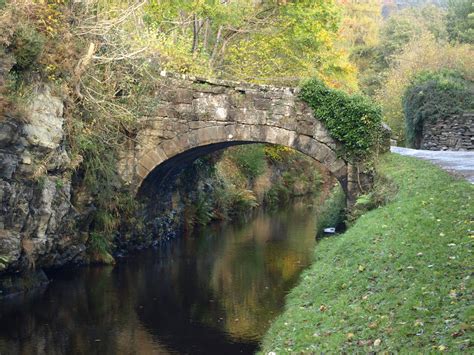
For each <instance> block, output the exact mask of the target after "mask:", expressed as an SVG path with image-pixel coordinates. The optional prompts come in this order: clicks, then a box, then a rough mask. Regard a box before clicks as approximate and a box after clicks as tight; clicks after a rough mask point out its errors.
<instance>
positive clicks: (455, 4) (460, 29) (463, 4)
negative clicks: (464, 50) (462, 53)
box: [446, 0, 474, 44]
mask: <svg viewBox="0 0 474 355" xmlns="http://www.w3.org/2000/svg"><path fill="white" fill-rule="evenodd" d="M446 28H447V31H448V34H449V39H450V40H452V41H459V42H463V43H470V44H473V43H474V2H473V1H472V0H449V2H448V15H447V22H446Z"/></svg>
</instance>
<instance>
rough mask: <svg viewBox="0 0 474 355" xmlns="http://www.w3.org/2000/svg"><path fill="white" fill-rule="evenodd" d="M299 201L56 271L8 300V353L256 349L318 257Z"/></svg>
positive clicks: (307, 211)
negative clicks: (110, 259)
mask: <svg viewBox="0 0 474 355" xmlns="http://www.w3.org/2000/svg"><path fill="white" fill-rule="evenodd" d="M315 225H316V217H315V216H314V212H313V209H312V208H311V206H310V205H308V204H306V203H304V202H297V203H294V204H292V205H290V206H287V207H286V208H285V209H283V210H278V211H273V212H269V211H263V210H260V211H258V212H257V213H256V214H255V215H254V216H252V217H251V218H250V219H248V220H246V221H245V222H238V223H236V222H233V223H229V224H216V225H211V226H209V227H206V228H204V229H202V230H201V231H199V232H197V233H195V234H193V235H189V236H187V237H183V238H180V239H177V240H174V241H172V242H170V243H169V244H168V245H167V246H166V247H163V248H161V249H157V250H147V251H143V252H140V253H138V254H135V255H133V256H130V257H128V258H126V259H124V260H121V261H120V262H119V263H118V264H117V265H116V266H115V267H88V268H76V269H69V270H61V271H56V272H53V273H50V274H49V275H48V276H50V278H51V279H52V282H51V283H50V284H49V285H48V287H46V288H45V289H44V290H39V291H37V292H36V293H34V294H29V295H27V296H22V297H16V298H13V299H9V300H7V301H1V302H0V354H2V355H3V354H251V353H254V352H255V351H257V350H258V344H259V341H260V340H261V338H262V336H263V335H264V333H265V332H266V330H267V329H268V327H269V324H270V322H271V321H272V320H273V319H274V318H275V317H276V316H277V315H278V314H279V313H281V312H282V308H283V306H284V302H285V296H286V294H287V293H288V291H289V290H290V289H291V288H292V287H294V286H295V283H296V282H297V281H298V277H299V275H300V273H301V271H302V270H303V269H304V268H306V267H307V266H308V265H309V264H310V263H311V261H312V258H313V250H314V244H315Z"/></svg>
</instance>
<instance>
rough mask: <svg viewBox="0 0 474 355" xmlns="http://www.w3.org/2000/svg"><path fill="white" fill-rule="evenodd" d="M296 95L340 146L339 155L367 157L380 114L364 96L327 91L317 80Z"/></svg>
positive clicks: (348, 157)
mask: <svg viewBox="0 0 474 355" xmlns="http://www.w3.org/2000/svg"><path fill="white" fill-rule="evenodd" d="M300 95H301V98H302V99H303V100H304V101H306V102H307V103H308V104H309V105H310V106H311V107H312V109H313V110H314V114H315V116H316V117H317V118H318V119H320V120H321V121H322V122H323V123H324V124H325V126H326V128H327V129H328V130H329V133H330V135H331V136H332V137H333V138H334V139H336V140H337V141H339V142H341V143H342V145H343V147H342V149H343V151H342V152H341V153H342V155H343V156H344V157H345V158H346V159H348V160H351V161H357V160H363V159H365V158H367V157H368V156H369V155H370V154H371V152H372V151H373V149H374V148H375V146H376V144H377V136H378V132H379V130H380V128H381V122H382V113H381V109H380V108H379V107H378V106H377V105H376V104H374V103H373V102H372V101H371V100H370V99H369V98H368V97H366V96H362V95H349V94H347V93H345V92H343V91H341V90H336V89H331V88H329V87H327V86H326V85H325V84H324V83H323V82H322V81H321V80H319V79H311V80H309V81H307V82H306V83H304V84H303V86H302V88H301V94H300Z"/></svg>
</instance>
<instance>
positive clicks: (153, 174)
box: [136, 124, 348, 193]
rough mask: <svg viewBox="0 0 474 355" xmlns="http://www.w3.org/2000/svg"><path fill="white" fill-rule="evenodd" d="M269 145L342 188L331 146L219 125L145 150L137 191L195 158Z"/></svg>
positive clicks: (277, 131) (283, 132)
mask: <svg viewBox="0 0 474 355" xmlns="http://www.w3.org/2000/svg"><path fill="white" fill-rule="evenodd" d="M251 143H269V144H278V145H283V146H287V147H290V148H293V149H295V150H297V151H299V152H301V153H303V154H305V155H307V156H309V157H311V158H313V159H314V160H316V161H318V162H319V163H320V164H322V165H323V166H325V167H326V168H327V169H328V171H329V172H331V174H333V175H334V176H335V177H336V178H337V179H338V180H339V182H340V183H341V186H342V187H343V188H344V189H346V185H347V168H348V167H347V163H346V162H345V161H344V160H343V159H341V158H339V157H338V156H337V154H336V152H335V144H331V143H329V144H328V143H323V142H320V141H318V140H316V139H315V138H313V137H310V136H308V135H303V134H298V133H297V132H295V131H291V130H287V129H284V128H280V127H274V126H267V125H244V124H234V125H220V126H211V127H206V128H201V129H197V130H194V131H191V132H189V133H186V134H182V135H178V136H176V137H175V138H173V139H170V140H167V141H164V142H162V143H160V144H158V145H155V146H152V147H150V148H149V149H146V150H145V152H144V153H143V154H142V155H141V156H139V157H138V164H137V171H136V176H137V181H136V186H137V191H138V192H139V193H143V192H145V191H146V190H148V188H149V187H151V185H154V186H155V187H156V186H160V185H161V184H163V183H165V182H166V181H169V180H170V179H172V178H174V177H175V176H176V175H177V174H179V172H180V171H181V170H182V169H183V168H184V167H186V166H187V165H188V164H190V163H192V162H193V161H194V160H196V159H197V158H199V157H201V156H204V155H206V154H209V153H212V152H214V151H217V150H220V149H224V148H227V147H230V146H235V145H241V144H251Z"/></svg>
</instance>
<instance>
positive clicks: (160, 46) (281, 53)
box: [145, 0, 356, 88]
mask: <svg viewBox="0 0 474 355" xmlns="http://www.w3.org/2000/svg"><path fill="white" fill-rule="evenodd" d="M145 19H146V22H147V23H148V24H149V26H150V28H151V29H152V31H153V33H154V34H155V36H156V38H158V41H155V42H157V45H156V49H157V52H158V53H159V55H160V59H161V62H162V64H163V66H164V67H165V68H168V69H170V70H173V71H178V72H183V73H193V74H204V75H214V76H220V77H229V78H233V79H242V80H247V81H252V82H276V81H278V82H284V83H288V84H297V83H298V82H299V79H300V78H302V77H303V78H304V77H309V76H313V75H319V76H321V77H323V78H325V80H326V81H327V82H328V83H330V84H332V85H335V86H345V87H350V88H355V87H356V80H355V70H354V67H353V66H352V65H351V64H350V63H349V61H348V54H347V53H346V52H345V50H343V49H341V48H337V47H336V46H335V45H334V42H335V41H336V40H337V39H338V28H339V20H340V13H339V8H338V6H337V5H336V4H335V2H334V1H333V0H318V1H310V0H301V1H274V0H263V1H254V0H228V1H215V0H214V1H213V0H200V1H192V2H190V1H184V0H179V1H171V0H152V1H151V3H150V4H149V5H148V7H147V9H146V17H145Z"/></svg>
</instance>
